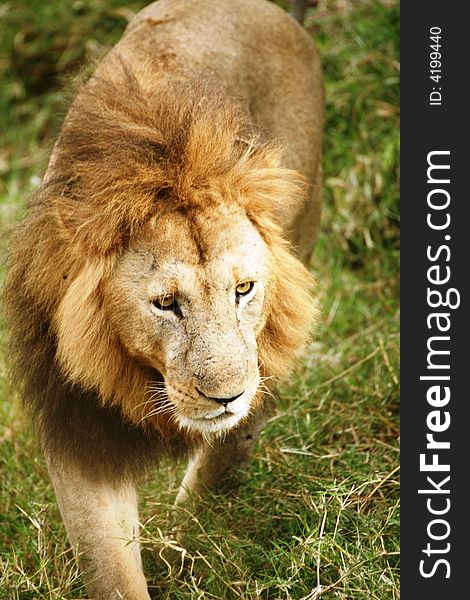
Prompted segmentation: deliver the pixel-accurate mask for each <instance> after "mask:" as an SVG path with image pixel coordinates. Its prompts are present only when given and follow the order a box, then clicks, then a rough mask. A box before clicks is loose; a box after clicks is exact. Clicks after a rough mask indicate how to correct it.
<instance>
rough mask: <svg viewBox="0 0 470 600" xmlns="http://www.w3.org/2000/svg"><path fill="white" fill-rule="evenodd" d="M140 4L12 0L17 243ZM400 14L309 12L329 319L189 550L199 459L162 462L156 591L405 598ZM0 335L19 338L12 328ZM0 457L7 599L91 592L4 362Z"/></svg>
mask: <svg viewBox="0 0 470 600" xmlns="http://www.w3.org/2000/svg"><path fill="white" fill-rule="evenodd" d="M139 5H141V3H139V2H131V4H130V5H129V4H127V3H125V2H124V1H121V0H108V2H106V3H104V2H103V1H102V0H77V1H76V2H71V3H60V2H56V3H52V2H39V1H36V0H18V1H17V2H14V3H13V2H12V3H3V4H1V5H0V22H1V25H0V27H1V28H2V29H1V31H0V75H1V77H2V85H1V86H0V132H1V133H0V176H1V181H0V231H1V242H0V252H2V254H4V252H5V250H6V244H7V242H6V240H7V238H8V231H9V229H10V227H11V226H12V224H13V223H14V222H16V221H17V220H18V219H19V218H20V216H21V213H22V210H23V206H24V199H25V197H26V196H27V194H28V192H29V191H30V190H31V188H32V187H34V185H36V182H37V179H36V178H37V176H38V174H39V173H40V170H41V168H42V165H43V164H44V157H45V156H47V152H48V151H49V149H50V141H49V140H51V139H52V138H53V136H54V134H55V132H56V131H57V127H58V124H59V123H60V115H62V114H63V113H64V109H63V106H64V104H63V99H62V98H61V90H62V88H63V81H64V79H67V78H68V77H69V76H70V75H73V73H74V72H76V70H77V68H78V67H79V65H80V64H81V63H82V62H83V61H84V60H85V59H86V60H89V59H94V58H97V57H99V56H100V55H101V54H102V53H103V52H104V51H105V50H106V48H107V47H109V45H110V44H112V43H113V42H114V41H115V40H116V39H117V38H118V37H119V34H120V32H121V31H122V28H123V27H124V25H125V17H126V14H127V13H126V11H125V10H124V8H123V7H124V6H130V8H131V9H135V8H137V7H138V6H139ZM398 22H399V13H398V2H397V1H396V0H381V1H379V0H358V1H357V2H355V3H354V5H351V6H350V3H348V2H337V1H336V0H324V1H320V2H319V6H318V8H317V9H316V10H315V11H313V10H310V12H309V13H308V15H307V21H306V26H307V29H308V30H309V31H311V32H312V33H313V34H314V35H315V37H316V39H317V44H318V47H319V50H320V53H321V56H322V62H323V65H324V70H325V80H326V97H327V126H326V141H325V161H324V167H325V193H324V206H325V208H324V213H323V227H322V234H321V237H320V240H319V243H318V245H317V248H316V253H315V257H314V260H313V263H312V269H313V271H314V272H315V274H316V276H317V279H318V282H319V295H320V300H321V306H322V312H323V320H322V323H321V326H320V329H319V331H318V335H317V337H316V339H315V341H314V342H313V343H312V344H311V346H310V348H309V350H308V353H307V355H306V358H305V360H304V361H303V362H302V364H301V365H299V369H298V372H297V373H296V375H295V376H294V377H293V379H292V381H291V383H290V385H288V386H286V387H285V388H284V389H283V390H281V392H280V398H279V403H278V408H277V411H276V412H275V413H274V414H273V416H272V418H271V420H270V422H269V424H268V426H267V427H266V428H265V430H264V431H263V434H262V437H261V440H260V443H259V445H258V447H257V450H256V452H255V453H254V455H253V460H252V462H251V465H250V467H249V469H248V471H247V473H246V484H245V486H244V488H243V489H242V491H241V493H240V494H239V495H238V496H236V497H229V496H222V495H214V494H210V493H207V494H206V495H205V496H204V498H202V499H201V500H200V501H199V502H197V503H191V504H189V505H187V506H186V507H185V508H184V509H183V508H181V509H179V512H180V513H182V514H181V515H178V518H179V517H180V518H182V519H183V520H184V521H185V523H187V533H186V540H185V548H184V550H183V548H182V547H181V546H178V544H177V543H176V542H175V541H174V540H173V539H172V536H171V534H170V528H169V526H168V520H167V517H168V513H169V510H170V508H171V505H172V503H173V499H174V495H175V493H176V490H177V488H178V485H179V481H180V478H181V475H182V473H183V471H184V465H181V464H180V465H176V466H175V465H170V464H167V463H165V464H163V465H162V467H161V469H160V472H159V473H158V474H157V473H154V474H152V476H149V477H148V478H147V480H146V481H145V482H143V486H142V495H141V498H142V502H141V518H142V521H143V523H144V524H145V527H144V531H143V548H144V561H145V564H146V573H147V575H148V577H149V581H150V586H151V589H152V590H153V591H154V593H155V594H156V596H158V597H164V598H165V597H166V598H175V599H178V598H195V599H196V598H207V599H221V600H222V599H225V598H263V599H269V600H278V599H279V600H281V599H292V600H300V599H303V600H307V599H308V600H314V599H317V598H341V599H344V600H351V599H357V600H363V599H369V598H371V599H378V600H388V599H398V597H399V578H398V569H399V563H398V561H399V556H398V550H399V479H398V471H397V469H398V458H399V454H398V436H399V430H398V392H399V389H398V368H399V367H398V359H399V339H398V328H399V314H398V298H399V295H398V283H399V281H398V266H399V231H398V178H399V172H398V166H397V165H398V153H399V112H398V104H399V98H398V94H399V92H398V79H399V67H398V60H399V56H398V52H399V48H398V39H399V38H398ZM59 107H62V108H59ZM57 115H59V116H57ZM0 336H1V337H0V339H1V344H2V349H3V350H5V342H4V338H5V332H4V328H2V329H1V332H0ZM0 465H1V466H0V477H1V481H2V487H1V489H0V513H1V516H0V565H1V571H0V598H2V599H3V598H5V599H21V600H30V599H31V600H32V599H46V598H47V599H52V598H53V599H55V598H58V599H60V598H64V599H68V600H70V599H72V598H84V597H85V591H84V588H83V585H82V583H81V580H80V577H79V574H78V571H77V567H76V564H75V562H74V559H73V557H72V554H71V552H70V551H69V550H67V541H66V538H65V534H64V530H63V526H62V524H61V521H60V516H59V512H58V509H57V507H56V504H55V500H54V495H53V492H52V488H51V485H50V483H49V481H48V477H47V471H46V467H45V465H44V462H43V459H42V457H41V454H40V452H39V451H38V448H37V445H36V444H35V442H34V440H33V439H32V436H31V433H30V429H29V427H28V424H27V423H26V422H25V420H24V419H23V417H22V415H21V413H20V411H19V409H18V402H17V399H16V398H15V393H14V385H12V384H10V383H8V381H7V377H6V367H5V362H4V361H0ZM162 559H163V560H162ZM183 559H184V560H183Z"/></svg>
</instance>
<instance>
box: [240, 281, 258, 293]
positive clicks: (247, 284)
mask: <svg viewBox="0 0 470 600" xmlns="http://www.w3.org/2000/svg"><path fill="white" fill-rule="evenodd" d="M254 285H255V282H254V281H244V282H243V283H239V284H238V285H237V287H236V288H235V291H236V293H237V296H246V295H247V294H249V293H250V292H251V290H252V289H253V287H254Z"/></svg>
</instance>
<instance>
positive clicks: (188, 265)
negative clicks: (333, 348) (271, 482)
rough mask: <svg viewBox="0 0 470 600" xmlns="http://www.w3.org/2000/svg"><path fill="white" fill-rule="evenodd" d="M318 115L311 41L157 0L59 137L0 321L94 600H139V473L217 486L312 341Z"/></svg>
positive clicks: (267, 14) (190, 0) (230, 7)
mask: <svg viewBox="0 0 470 600" xmlns="http://www.w3.org/2000/svg"><path fill="white" fill-rule="evenodd" d="M322 105H323V91H322V77H321V71H320V66H319V62H318V58H317V55H316V53H315V50H314V47H313V45H312V43H311V41H310V39H309V36H308V35H307V34H306V33H305V32H304V31H303V30H302V28H301V27H300V26H299V25H298V24H297V23H296V22H295V21H294V20H293V19H292V18H291V17H289V16H288V15H287V14H285V13H284V12H283V11H282V10H281V9H280V8H278V7H277V6H275V5H274V4H271V3H269V2H265V1H264V0H257V1H254V0H218V1H217V2H212V1H211V0H185V1H182V0H161V1H160V2H155V3H153V4H151V5H150V6H148V7H147V8H145V9H144V10H143V11H142V12H140V13H139V14H138V15H137V16H136V17H135V19H134V20H133V21H132V22H131V23H130V25H129V26H128V28H127V30H126V32H125V34H124V37H123V38H122V40H121V41H120V42H119V43H118V44H117V45H116V46H115V47H114V49H113V50H112V51H111V52H110V53H109V54H108V56H107V57H106V58H105V59H104V60H103V62H102V63H101V64H100V65H99V66H98V68H97V69H96V71H95V73H94V75H93V76H92V77H91V78H90V80H89V81H88V82H87V83H86V84H85V85H84V86H83V87H82V88H81V89H80V90H79V92H78V94H77V97H76V99H75V101H74V103H73V105H72V107H71V109H70V111H69V113H68V115H67V117H66V119H65V122H64V125H63V127H62V131H61V134H60V136H59V139H58V141H57V143H56V146H55V148H54V151H53V154H52V157H51V160H50V163H49V167H48V169H47V172H46V174H45V177H44V179H43V182H42V185H41V187H40V189H39V191H38V192H37V194H36V195H35V197H34V199H33V201H32V203H31V206H30V208H29V212H28V214H27V217H26V219H25V221H24V223H23V224H22V225H21V226H20V227H19V230H18V232H17V234H16V237H15V239H14V243H13V247H12V251H11V256H10V270H9V275H8V279H7V284H6V305H7V311H8V315H9V320H10V323H11V331H12V353H13V362H14V367H15V369H16V371H15V373H16V377H17V378H18V381H19V382H20V383H21V386H22V396H23V398H24V402H25V404H26V405H27V407H28V408H29V410H30V412H31V414H32V415H33V418H34V421H35V423H37V427H38V432H39V436H40V440H41V443H42V445H43V448H44V452H45V456H46V460H47V465H48V468H49V473H50V476H51V478H52V481H53V484H54V487H55V491H56V495H57V500H58V503H59V507H60V510H61V514H62V517H63V520H64V523H65V527H66V529H67V533H68V537H69V540H70V542H71V544H72V545H74V546H75V545H76V544H79V547H80V550H81V551H82V559H81V560H82V568H83V570H84V572H85V578H86V584H87V591H88V593H89V595H90V597H93V598H100V599H103V600H111V599H115V598H116V599H117V598H126V599H127V600H131V599H135V600H143V599H148V598H149V595H148V591H147V585H146V581H145V577H144V574H143V572H142V566H141V559H140V550H139V545H138V542H137V528H138V514H137V495H136V488H135V485H136V480H137V479H138V477H139V475H140V474H141V473H142V471H143V470H144V469H145V468H146V467H147V466H148V465H150V464H152V463H154V462H155V460H158V457H160V456H162V455H170V456H179V455H183V454H184V455H188V456H190V466H189V468H188V472H187V474H186V476H185V478H184V480H183V484H182V487H181V491H180V493H179V496H178V499H179V500H182V499H184V497H185V495H186V494H187V493H188V492H189V491H190V490H193V489H195V488H197V486H199V485H204V486H216V485H230V482H231V475H232V474H233V471H236V470H237V469H238V468H239V467H240V465H241V464H243V462H244V461H246V458H247V454H248V452H249V450H250V448H251V447H252V445H253V443H254V441H255V439H256V435H257V433H258V432H259V430H260V428H261V425H262V422H263V418H264V415H265V413H266V406H265V404H266V402H267V401H268V400H269V396H270V395H271V394H267V393H264V391H266V386H269V387H272V386H273V384H274V383H275V382H276V381H277V380H279V378H280V377H284V376H285V375H286V373H287V372H288V369H289V367H290V365H291V364H292V362H293V360H294V359H295V357H296V355H297V352H298V350H299V348H300V347H301V346H302V345H303V344H304V342H305V341H306V340H307V338H308V336H309V333H310V331H311V327H312V324H313V321H314V316H315V309H314V308H313V302H312V298H311V287H312V280H311V277H310V275H309V273H308V271H307V270H306V268H305V267H304V266H303V264H302V262H301V259H303V260H304V261H307V260H308V258H309V256H310V254H311V250H312V247H313V243H314V238H315V235H316V231H317V227H318V221H319V211H320V181H321V166H320V162H321V139H322V127H323V112H322ZM263 390H264V391H263ZM221 434H223V435H221ZM129 540H134V542H133V543H132V544H130V543H129Z"/></svg>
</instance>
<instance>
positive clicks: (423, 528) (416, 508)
mask: <svg viewBox="0 0 470 600" xmlns="http://www.w3.org/2000/svg"><path fill="white" fill-rule="evenodd" d="M462 11H463V7H462V6H461V5H460V4H458V3H451V4H449V3H442V2H437V1H435V0H428V1H427V2H423V3H418V2H402V4H401V31H402V55H401V62H402V94H401V107H402V110H401V114H402V122H401V123H402V130H401V131H402V142H401V164H402V192H401V215H402V246H401V248H402V254H401V270H402V276H401V277H402V301H401V305H402V320H401V347H402V365H401V369H402V371H401V372H402V415H401V431H402V434H401V440H402V441H401V448H402V475H401V481H402V536H401V548H402V570H401V573H402V592H401V594H402V596H401V597H402V598H403V600H411V599H412V600H416V599H417V598H426V600H433V599H436V600H437V599H438V598H439V599H442V598H466V597H470V592H469V591H468V589H469V588H468V577H469V575H470V567H469V566H468V564H467V563H468V543H467V540H468V539H469V534H470V518H469V517H468V512H469V510H470V491H469V487H470V486H469V485H468V482H469V475H468V474H469V472H470V410H469V407H470V394H469V391H468V386H467V384H466V382H467V381H468V380H467V377H468V376H469V374H470V345H469V338H470V326H469V322H470V318H469V317H470V315H469V300H468V298H469V284H468V281H469V279H470V229H469V222H470V198H469V195H470V194H469V189H468V188H469V184H468V181H469V178H470V144H469V141H468V139H469V133H470V124H469V120H470V119H469V102H468V100H467V96H468V92H467V91H466V90H467V89H468V73H469V72H470V68H469V65H468V54H469V52H468V51H466V49H465V48H466V42H467V41H468V40H469V39H470V30H469V29H468V25H467V19H466V18H465V16H464V13H463V12H462Z"/></svg>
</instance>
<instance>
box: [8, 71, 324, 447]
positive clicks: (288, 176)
mask: <svg viewBox="0 0 470 600" xmlns="http://www.w3.org/2000/svg"><path fill="white" fill-rule="evenodd" d="M281 156H282V151H281V148H280V147H279V146H277V145H276V144H274V143H272V142H270V141H263V139H262V135H261V134H260V132H259V131H258V130H257V129H256V128H255V127H254V126H253V124H252V123H251V122H250V116H249V113H248V111H247V110H246V109H245V108H244V107H243V104H242V103H241V102H240V103H235V102H234V101H233V100H231V99H230V98H229V95H228V93H227V92H226V91H225V89H224V88H223V86H222V85H215V84H214V83H213V82H211V83H210V84H209V83H207V81H205V80H204V79H195V80H193V81H188V80H187V78H185V79H182V78H180V76H179V74H178V71H177V70H176V71H173V72H170V74H164V73H157V74H156V75H155V74H151V73H150V71H149V70H148V69H146V68H145V67H143V68H142V70H141V71H139V72H137V73H135V72H131V71H130V69H128V68H127V67H126V64H125V63H124V62H123V61H122V60H119V61H118V60H115V61H114V62H111V64H110V63H109V62H108V63H107V67H106V69H104V68H101V69H99V70H98V72H97V75H96V76H94V77H93V78H92V79H91V80H90V81H89V82H88V83H87V84H86V85H85V86H84V87H83V88H82V89H81V91H80V92H79V94H78V96H77V98H76V100H75V102H74V104H73V106H72V109H71V111H70V113H69V115H68V117H67V119H66V121H65V124H64V126H63V129H62V133H61V135H60V138H59V140H58V142H57V146H56V148H55V150H54V153H53V157H52V159H51V165H52V175H50V174H49V175H48V177H47V180H45V181H44V182H43V185H42V186H41V188H40V189H39V191H38V192H37V194H36V196H35V198H34V200H33V202H32V206H31V208H30V211H29V213H28V216H27V219H26V221H25V222H24V223H23V225H21V226H20V228H19V229H18V232H17V234H16V237H15V240H14V244H13V248H12V252H11V256H10V273H9V276H8V279H7V283H6V306H7V312H8V318H9V321H10V325H11V332H12V360H13V363H14V367H15V375H16V377H17V379H18V380H19V381H20V382H22V385H23V390H22V394H23V397H24V400H25V402H26V404H31V405H32V412H33V414H35V415H39V420H40V421H41V420H42V421H44V422H47V423H48V427H49V429H50V427H51V426H50V425H49V423H50V422H53V421H54V415H56V414H59V413H60V414H62V413H63V412H64V411H65V410H66V404H64V402H65V400H64V398H66V399H67V403H69V404H68V406H69V407H70V406H73V407H74V408H73V410H75V411H77V410H78V411H79V410H80V408H79V406H80V405H81V404H83V403H86V405H87V406H88V408H87V410H88V412H89V411H90V406H91V405H93V406H95V408H97V407H99V406H100V405H108V406H110V407H111V406H115V407H118V409H119V410H122V412H123V413H124V415H125V416H126V418H127V420H128V422H129V423H134V424H139V423H140V422H141V419H142V410H141V409H139V406H141V405H142V404H143V401H144V400H143V393H144V391H145V390H146V388H147V384H148V381H149V380H151V379H152V378H153V379H155V372H151V371H150V370H149V369H148V368H145V367H143V366H141V365H139V364H137V363H136V362H135V361H134V360H133V359H132V358H131V357H129V356H128V355H127V353H126V351H125V350H124V348H123V346H122V345H121V343H120V341H119V339H118V338H117V336H116V335H115V334H114V333H113V331H112V328H111V327H110V325H109V323H108V322H107V318H106V314H105V313H104V310H103V307H102V302H101V295H100V283H101V281H102V280H103V279H105V278H106V277H109V276H110V274H111V273H112V271H113V268H114V262H115V259H116V257H118V256H119V254H120V253H121V252H122V251H123V250H124V249H125V248H126V247H127V245H128V244H129V243H130V242H131V241H132V240H133V239H136V238H138V237H139V235H141V234H142V231H143V228H144V227H145V225H146V223H147V222H148V221H149V220H150V219H151V218H152V217H155V216H158V215H161V214H163V213H167V212H172V211H177V212H180V213H184V214H188V215H190V214H191V212H192V211H195V210H199V209H201V208H205V209H207V207H208V206H211V204H213V205H214V206H217V204H219V203H236V204H237V205H239V206H241V207H243V209H244V210H245V212H246V214H247V215H248V216H249V218H250V219H251V221H252V222H253V223H254V224H255V226H256V227H257V228H258V230H259V231H260V233H261V235H262V236H263V238H264V239H265V241H266V242H267V244H268V246H269V248H270V250H271V253H272V270H273V291H272V294H271V300H270V305H269V307H268V319H267V323H266V326H265V328H264V330H263V331H262V333H261V334H260V337H259V340H258V342H259V350H260V361H261V364H262V369H263V375H265V376H266V377H272V378H275V379H279V377H282V376H284V375H285V374H286V373H287V371H288V368H289V367H290V364H291V363H292V361H293V359H294V358H295V353H296V351H297V350H298V348H299V347H300V346H301V345H302V344H303V343H304V342H305V341H306V340H307V338H308V336H309V331H310V330H311V326H312V322H313V319H314V316H315V310H314V309H313V308H312V301H311V288H312V279H311V277H310V275H309V273H308V271H307V270H306V269H305V268H304V267H303V266H302V264H301V263H300V261H299V260H298V259H297V258H296V257H295V253H294V252H293V250H292V248H291V247H290V246H289V244H288V243H287V242H286V241H285V240H284V238H283V236H282V234H281V228H280V226H279V225H278V224H277V223H276V217H275V214H276V206H277V205H279V204H280V203H282V204H286V203H292V202H295V201H296V199H297V198H298V197H299V195H301V194H302V193H303V189H302V182H301V180H300V178H299V176H298V175H297V174H296V173H295V172H294V171H290V170H288V169H286V168H284V167H282V163H281ZM84 410H85V409H84ZM110 410H114V409H110ZM64 414H65V413H64ZM64 418H66V417H64ZM113 418H114V417H113ZM111 421H112V419H111V420H110V422H111ZM146 424H148V425H150V424H149V423H148V422H146ZM152 425H153V429H154V430H155V431H156V432H157V433H158V435H160V436H161V439H162V440H167V441H168V440H171V439H172V438H173V437H174V436H175V435H176V430H175V426H174V425H172V424H171V423H170V422H169V420H168V418H165V417H164V416H161V417H159V418H158V419H155V420H154V421H153V422H152ZM106 426H107V427H108V426H111V425H109V423H108V424H107V425H106ZM90 427H91V426H90ZM103 427H104V425H103ZM119 427H121V425H119V426H118V425H116V428H117V429H116V432H117V433H116V437H117V438H118V437H119V433H118V431H119ZM126 427H127V425H126ZM59 428H60V427H59V426H58V427H57V428H56V429H57V431H56V433H55V434H51V433H49V434H48V435H49V438H50V439H49V442H48V443H51V444H53V443H55V442H54V436H55V437H56V438H57V439H58V438H59V437H60V431H59ZM82 434H83V432H82ZM90 435H92V434H91V433H90ZM93 435H94V436H98V435H99V433H93ZM138 435H141V434H140V433H135V436H138ZM179 435H181V434H179ZM185 435H188V434H185ZM142 436H143V437H142V441H141V445H142V447H143V448H144V447H145V449H147V446H148V444H149V441H148V439H147V437H145V436H147V434H146V433H143V434H142ZM82 438H83V435H82ZM82 438H81V439H82ZM61 443H62V444H63V441H62V442H61ZM67 443H69V444H70V446H71V452H76V451H77V449H76V448H75V447H73V446H74V444H75V445H77V444H79V443H82V442H81V441H79V440H78V438H77V441H76V443H75V442H74V441H73V440H70V442H67ZM57 445H60V443H59V442H57ZM172 448H173V446H172ZM104 451H106V450H104ZM109 453H110V454H111V453H112V449H109Z"/></svg>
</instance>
